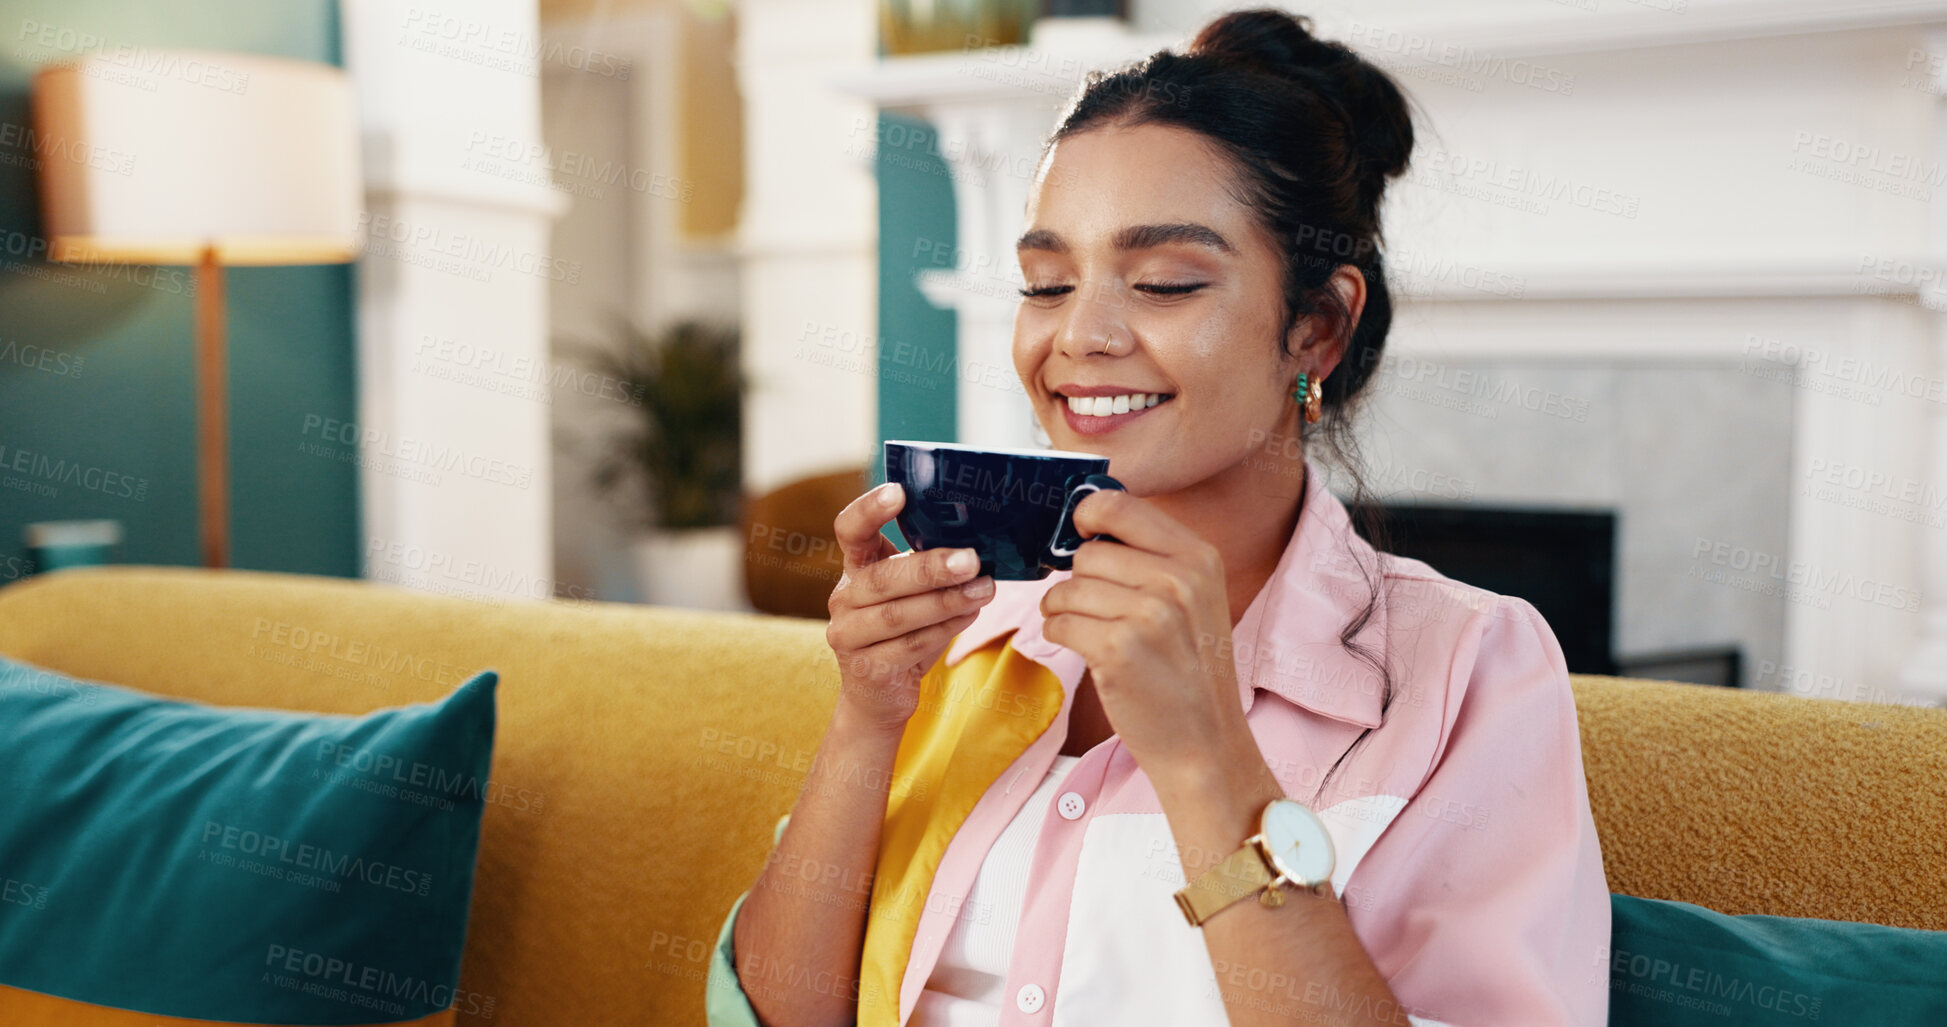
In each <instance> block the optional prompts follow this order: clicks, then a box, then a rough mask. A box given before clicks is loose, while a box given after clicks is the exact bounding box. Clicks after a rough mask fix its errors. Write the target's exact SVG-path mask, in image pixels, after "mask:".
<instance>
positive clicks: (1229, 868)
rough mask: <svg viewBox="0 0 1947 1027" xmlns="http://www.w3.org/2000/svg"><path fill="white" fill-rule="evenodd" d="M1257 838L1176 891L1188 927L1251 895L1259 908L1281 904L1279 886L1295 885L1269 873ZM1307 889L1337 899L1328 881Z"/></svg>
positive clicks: (1269, 867) (1287, 879) (1247, 842)
mask: <svg viewBox="0 0 1947 1027" xmlns="http://www.w3.org/2000/svg"><path fill="white" fill-rule="evenodd" d="M1259 838H1260V836H1258V835H1253V836H1252V837H1251V838H1250V839H1249V840H1247V841H1246V842H1245V843H1244V847H1243V848H1241V849H1238V850H1237V851H1236V852H1233V853H1231V854H1230V855H1229V856H1226V857H1224V861H1223V862H1221V863H1219V864H1217V865H1216V866H1214V867H1211V868H1210V869H1208V870H1206V871H1204V872H1203V873H1202V874H1200V875H1198V877H1197V879H1196V880H1194V881H1192V882H1190V883H1189V884H1188V885H1186V886H1184V887H1183V888H1182V889H1180V890H1178V891H1177V892H1176V905H1177V908H1179V909H1181V910H1183V918H1184V919H1186V920H1188V921H1190V926H1192V927H1201V926H1202V925H1203V922H1204V921H1205V920H1208V919H1210V918H1211V917H1212V916H1213V915H1215V914H1216V913H1217V911H1218V910H1221V909H1223V908H1225V907H1227V906H1229V905H1230V904H1231V903H1234V902H1239V901H1242V900H1243V899H1245V898H1248V897H1250V895H1251V894H1252V893H1253V892H1256V893H1257V896H1258V903H1259V904H1260V905H1263V906H1267V907H1272V908H1275V907H1277V906H1281V905H1283V904H1284V892H1283V891H1281V890H1280V886H1281V885H1285V884H1296V882H1294V881H1292V880H1291V879H1290V878H1286V877H1281V876H1279V875H1277V874H1275V873H1273V872H1272V870H1271V866H1270V862H1269V861H1268V860H1266V859H1265V858H1264V852H1263V850H1261V849H1259V848H1258V840H1259ZM1306 890H1307V891H1310V892H1312V893H1314V894H1317V895H1328V896H1332V897H1333V898H1335V899H1336V898H1337V896H1336V895H1334V894H1333V891H1332V882H1330V881H1320V882H1318V883H1317V884H1315V885H1312V886H1311V887H1309V888H1307V889H1306Z"/></svg>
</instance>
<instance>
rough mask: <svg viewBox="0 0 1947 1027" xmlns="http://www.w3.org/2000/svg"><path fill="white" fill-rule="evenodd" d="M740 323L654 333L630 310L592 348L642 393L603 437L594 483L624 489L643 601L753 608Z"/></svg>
mask: <svg viewBox="0 0 1947 1027" xmlns="http://www.w3.org/2000/svg"><path fill="white" fill-rule="evenodd" d="M738 342H739V340H738V332H737V329H736V328H734V327H729V326H724V325H716V324H710V323H706V322H703V321H696V320H680V321H676V322H674V323H672V324H670V325H669V326H668V327H667V328H666V329H664V330H662V331H660V332H655V333H649V332H645V331H643V330H642V329H641V328H640V327H638V326H637V325H635V324H633V323H631V322H627V321H623V322H621V323H620V325H619V329H618V331H617V339H616V340H615V342H614V343H612V344H611V345H610V346H608V347H605V348H591V349H588V350H586V351H585V352H586V359H587V362H588V364H589V366H590V368H591V369H592V370H594V371H596V372H598V373H600V374H603V375H606V376H608V377H609V378H612V379H614V380H615V383H616V385H617V391H619V392H620V393H621V394H623V395H626V396H630V397H633V398H634V401H633V402H631V403H630V404H628V405H627V407H626V410H627V413H626V414H625V415H624V419H623V420H622V421H621V422H619V424H618V427H617V428H616V430H615V431H614V432H612V433H611V434H609V435H608V436H607V437H606V438H605V439H604V440H603V446H602V450H601V453H600V454H599V456H598V458H597V459H596V461H595V464H594V483H595V486H596V488H597V489H598V490H599V491H600V492H601V493H602V494H603V495H604V496H606V497H611V498H615V499H618V500H620V502H621V509H622V511H623V514H624V516H625V517H626V518H627V520H628V521H629V523H630V526H631V527H633V528H635V529H636V530H638V531H639V532H640V533H641V534H640V535H639V536H638V540H637V542H636V544H635V546H634V551H635V556H636V562H637V571H638V576H639V578H640V581H641V585H642V593H643V596H642V598H643V601H644V602H647V603H652V604H656V605H660V606H689V607H696V608H703V609H748V603H747V601H746V599H745V598H744V595H743V575H742V573H741V569H740V565H739V561H740V560H741V559H742V548H743V539H742V536H741V534H740V533H739V532H738V530H737V514H738V504H739V503H740V501H741V499H742V494H743V488H742V483H743V460H742V440H741V424H742V411H743V392H744V385H745V381H744V377H743V374H742V372H741V370H740V369H739V368H738V361H737V352H738Z"/></svg>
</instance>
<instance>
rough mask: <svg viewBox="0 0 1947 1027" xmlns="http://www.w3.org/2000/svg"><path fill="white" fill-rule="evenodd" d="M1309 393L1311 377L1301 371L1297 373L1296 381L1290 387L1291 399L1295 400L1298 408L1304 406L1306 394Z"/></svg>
mask: <svg viewBox="0 0 1947 1027" xmlns="http://www.w3.org/2000/svg"><path fill="white" fill-rule="evenodd" d="M1310 392H1311V375H1308V374H1306V373H1305V372H1303V371H1300V372H1298V380H1297V381H1296V382H1293V383H1292V386H1291V398H1292V399H1294V400H1297V401H1298V405H1299V406H1304V405H1305V399H1306V398H1307V394H1308V393H1310Z"/></svg>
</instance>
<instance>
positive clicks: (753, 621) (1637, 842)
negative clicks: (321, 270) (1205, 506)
mask: <svg viewBox="0 0 1947 1027" xmlns="http://www.w3.org/2000/svg"><path fill="white" fill-rule="evenodd" d="M0 654H5V655H7V656H10V657H13V658H15V659H21V660H26V661H28V662H31V663H35V664H39V665H41V666H44V667H48V668H50V669H53V670H57V671H61V672H64V673H68V674H71V675H75V676H78V677H83V678H90V679H94V680H100V681H109V682H114V683H117V684H122V685H128V686H132V687H135V688H141V689H145V690H147V691H151V692H155V693H159V694H164V695H171V696H178V697H182V698H186V699H193V700H197V701H201V702H208V703H215V704H221V705H233V706H259V707H275V708H286V709H305V710H316V711H321V712H335V713H362V712H365V711H368V710H372V709H376V708H378V707H382V706H392V705H398V704H402V703H409V702H421V701H426V700H430V699H433V698H436V697H438V696H441V695H444V694H446V693H447V692H448V691H450V690H451V689H452V688H453V687H454V686H455V685H457V684H459V683H460V682H462V681H464V680H466V679H467V678H468V677H470V676H471V675H472V674H473V673H474V672H475V671H478V670H481V669H483V668H488V667H491V668H493V669H495V670H497V671H499V672H500V687H499V691H498V695H499V727H498V735H497V738H496V741H495V752H494V761H493V787H492V789H491V792H492V794H493V795H494V796H495V797H496V800H497V801H496V803H495V804H493V805H490V806H489V807H488V808H487V811H486V819H485V825H484V829H483V837H482V842H481V852H480V862H479V871H478V876H477V877H476V880H475V886H474V889H475V890H474V902H473V909H472V918H471V921H470V925H469V926H470V929H469V932H468V941H467V952H466V959H465V964H464V969H463V976H462V980H461V986H462V987H463V988H465V989H467V990H469V991H472V992H475V993H478V994H481V995H484V996H492V997H493V998H494V999H495V1017H494V1018H495V1021H496V1022H506V1023H590V1024H597V1023H656V1024H701V1023H702V1022H703V1015H702V996H703V980H704V976H705V972H706V969H707V967H708V961H707V957H708V954H709V947H710V945H711V944H712V943H713V942H714V941H715V938H716V934H717V930H718V928H719V927H720V926H721V924H722V920H723V915H724V913H725V911H726V910H727V909H728V908H729V905H730V903H731V901H732V900H733V899H734V898H735V897H736V895H737V894H738V893H739V892H740V891H742V890H743V889H744V888H746V887H748V886H749V884H750V882H751V881H752V880H754V879H755V878H756V876H757V874H758V872H759V870H760V869H761V867H762V863H763V860H764V857H765V855H766V853H767V852H768V851H769V849H770V846H771V830H772V827H773V825H774V824H775V822H776V820H777V817H778V815H779V814H782V813H785V812H788V811H789V810H790V808H791V804H792V802H793V800H794V799H795V798H796V795H797V792H798V788H799V786H800V785H801V783H802V782H803V780H804V777H805V774H806V772H807V769H808V767H809V765H810V761H811V758H812V755H813V753H814V752H816V750H817V747H818V743H819V739H820V738H821V737H822V735H823V733H824V728H825V723H826V720H827V719H828V717H829V716H830V712H831V708H832V705H833V703H834V702H835V700H836V698H837V686H838V672H837V667H836V665H835V663H834V661H833V659H832V657H831V654H830V652H829V650H828V649H827V648H826V646H825V640H824V624H823V622H821V621H815V620H800V619H793V618H782V617H768V616H756V615H744V614H728V613H704V612H694V611H684V610H673V609H664V608H656V607H644V606H633V605H626V604H616V603H590V602H572V601H555V602H535V601H524V600H507V601H506V602H504V603H488V602H481V601H472V600H466V599H459V598H453V597H447V596H437V595H429V594H425V593H420V592H413V591H408V590H405V589H401V588H397V587H393V586H390V585H382V584H374V583H368V582H357V581H347V580H343V579H334V578H321V577H308V576H299V575H284V574H266V573H256V572H247V571H221V572H215V571H207V570H201V569H195V568H162V567H113V568H85V569H74V570H67V571H60V572H56V573H53V574H49V575H43V576H41V577H37V578H30V579H28V580H26V581H23V582H20V583H16V584H13V585H10V586H8V587H6V588H4V589H0ZM1575 688H1576V697H1577V704H1578V708H1579V710H1580V716H1581V727H1582V737H1583V749H1584V758H1585V763H1586V769H1587V772H1588V776H1589V790H1590V797H1591V800H1592V802H1593V804H1594V808H1595V816H1596V822H1597V827H1598V830H1599V831H1600V833H1601V837H1602V844H1603V856H1604V863H1605V866H1606V867H1607V869H1608V873H1609V884H1610V887H1611V889H1612V890H1614V891H1621V892H1627V893H1630V894H1637V895H1645V896H1651V897H1658V898H1672V899H1682V900H1685V901H1691V902H1696V903H1699V904H1701V905H1706V906H1710V907H1712V908H1715V909H1720V910H1724V911H1726V912H1733V913H1744V912H1764V913H1776V914H1783V915H1794V916H1824V917H1830V918H1836V919H1861V920H1873V921H1877V922H1881V923H1889V924H1900V925H1907V926H1921V927H1933V928H1947V881H1943V879H1942V876H1941V875H1940V873H1939V870H1940V868H1941V858H1940V856H1941V851H1942V850H1941V846H1942V844H1943V842H1942V839H1943V838H1947V799H1943V797H1942V782H1947V712H1944V711H1939V710H1914V709H1902V708H1894V707H1887V706H1871V705H1861V704H1850V703H1836V702H1823V701H1814V700H1807V699H1796V698H1791V697H1786V696H1775V695H1760V694H1749V693H1741V692H1735V691H1730V690H1722V689H1710V688H1703V687H1699V686H1688V685H1672V684H1661V683H1646V682H1634V681H1623V680H1617V679H1596V678H1584V679H1577V681H1576V683H1575Z"/></svg>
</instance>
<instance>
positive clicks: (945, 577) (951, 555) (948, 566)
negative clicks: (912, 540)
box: [853, 548, 980, 606]
mask: <svg viewBox="0 0 1947 1027" xmlns="http://www.w3.org/2000/svg"><path fill="white" fill-rule="evenodd" d="M979 573H980V556H979V555H978V554H976V553H975V552H974V551H973V550H971V549H959V548H951V549H915V550H911V551H909V552H904V553H900V554H899V555H898V556H895V557H892V558H890V559H886V560H881V561H879V562H878V563H875V564H872V565H871V566H869V567H865V568H862V569H861V570H860V571H859V572H858V573H857V574H856V575H854V577H855V578H856V579H857V586H856V591H854V593H853V598H854V600H855V602H856V604H857V605H859V606H871V605H873V604H874V603H882V602H885V601H886V600H888V599H897V598H899V597H900V596H910V595H919V594H921V593H924V592H930V591H932V590H934V589H937V588H946V587H947V586H949V585H959V584H962V583H965V582H967V581H971V580H973V578H974V576H975V575H977V574H979Z"/></svg>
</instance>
